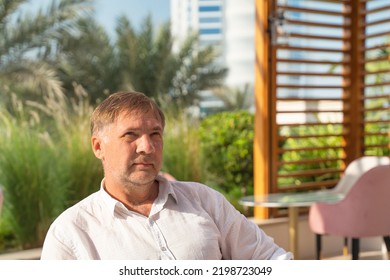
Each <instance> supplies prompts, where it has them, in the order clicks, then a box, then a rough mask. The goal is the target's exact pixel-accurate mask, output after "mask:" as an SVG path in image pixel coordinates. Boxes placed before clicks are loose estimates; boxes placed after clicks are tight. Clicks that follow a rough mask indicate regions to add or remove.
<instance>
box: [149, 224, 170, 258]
mask: <svg viewBox="0 0 390 280" xmlns="http://www.w3.org/2000/svg"><path fill="white" fill-rule="evenodd" d="M148 223H149V227H150V229H151V232H152V235H153V238H154V240H155V241H156V243H157V245H158V247H159V248H160V250H161V258H162V259H166V260H173V259H175V257H174V256H173V254H172V253H171V251H169V250H168V246H167V243H166V241H165V238H164V235H163V233H162V232H161V230H160V228H159V227H158V225H157V223H156V222H155V221H154V220H153V219H152V217H150V218H148Z"/></svg>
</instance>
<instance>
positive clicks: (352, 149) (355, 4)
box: [344, 1, 365, 165]
mask: <svg viewBox="0 0 390 280" xmlns="http://www.w3.org/2000/svg"><path fill="white" fill-rule="evenodd" d="M350 5H351V15H350V28H349V32H350V52H349V58H350V63H349V73H348V74H349V75H348V80H349V87H348V89H347V91H346V92H345V94H344V97H345V101H344V102H345V105H346V106H347V110H346V115H345V116H344V122H345V127H344V129H346V132H347V134H346V138H345V154H346V165H348V164H349V163H350V162H352V161H353V160H354V159H356V158H358V157H360V156H362V155H363V153H364V136H363V135H364V100H363V97H364V76H363V73H364V52H363V47H364V34H365V32H364V30H363V28H364V27H363V26H364V22H365V20H364V17H363V15H362V10H363V9H364V8H365V5H364V3H362V2H361V1H351V4H350Z"/></svg>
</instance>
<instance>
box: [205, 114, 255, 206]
mask: <svg viewBox="0 0 390 280" xmlns="http://www.w3.org/2000/svg"><path fill="white" fill-rule="evenodd" d="M253 121H254V118H253V115H252V114H250V113H249V112H247V111H238V112H222V113H217V114H214V115H211V116H209V117H207V118H205V119H204V120H203V121H202V123H201V125H200V129H199V135H200V139H201V147H202V154H203V160H202V162H203V164H204V166H205V167H207V170H208V180H209V181H211V182H214V183H215V184H216V188H219V189H220V190H222V191H223V192H224V193H226V195H227V196H228V197H231V198H238V197H240V196H242V195H251V194H253V136H254V132H253ZM233 204H235V206H237V204H236V203H233Z"/></svg>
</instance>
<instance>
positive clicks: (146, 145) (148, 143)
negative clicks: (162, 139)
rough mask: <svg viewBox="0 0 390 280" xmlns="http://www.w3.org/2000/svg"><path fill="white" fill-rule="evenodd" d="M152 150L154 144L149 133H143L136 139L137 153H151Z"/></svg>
mask: <svg viewBox="0 0 390 280" xmlns="http://www.w3.org/2000/svg"><path fill="white" fill-rule="evenodd" d="M153 152H154V145H153V141H152V139H150V137H149V135H147V134H144V135H142V136H141V137H140V138H138V141H137V153H139V154H151V153H153Z"/></svg>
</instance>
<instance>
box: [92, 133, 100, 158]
mask: <svg viewBox="0 0 390 280" xmlns="http://www.w3.org/2000/svg"><path fill="white" fill-rule="evenodd" d="M102 142H103V140H102V138H100V137H99V136H96V135H92V137H91V144H92V151H93V153H94V154H95V156H96V157H97V158H98V159H100V160H103V150H102Z"/></svg>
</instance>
